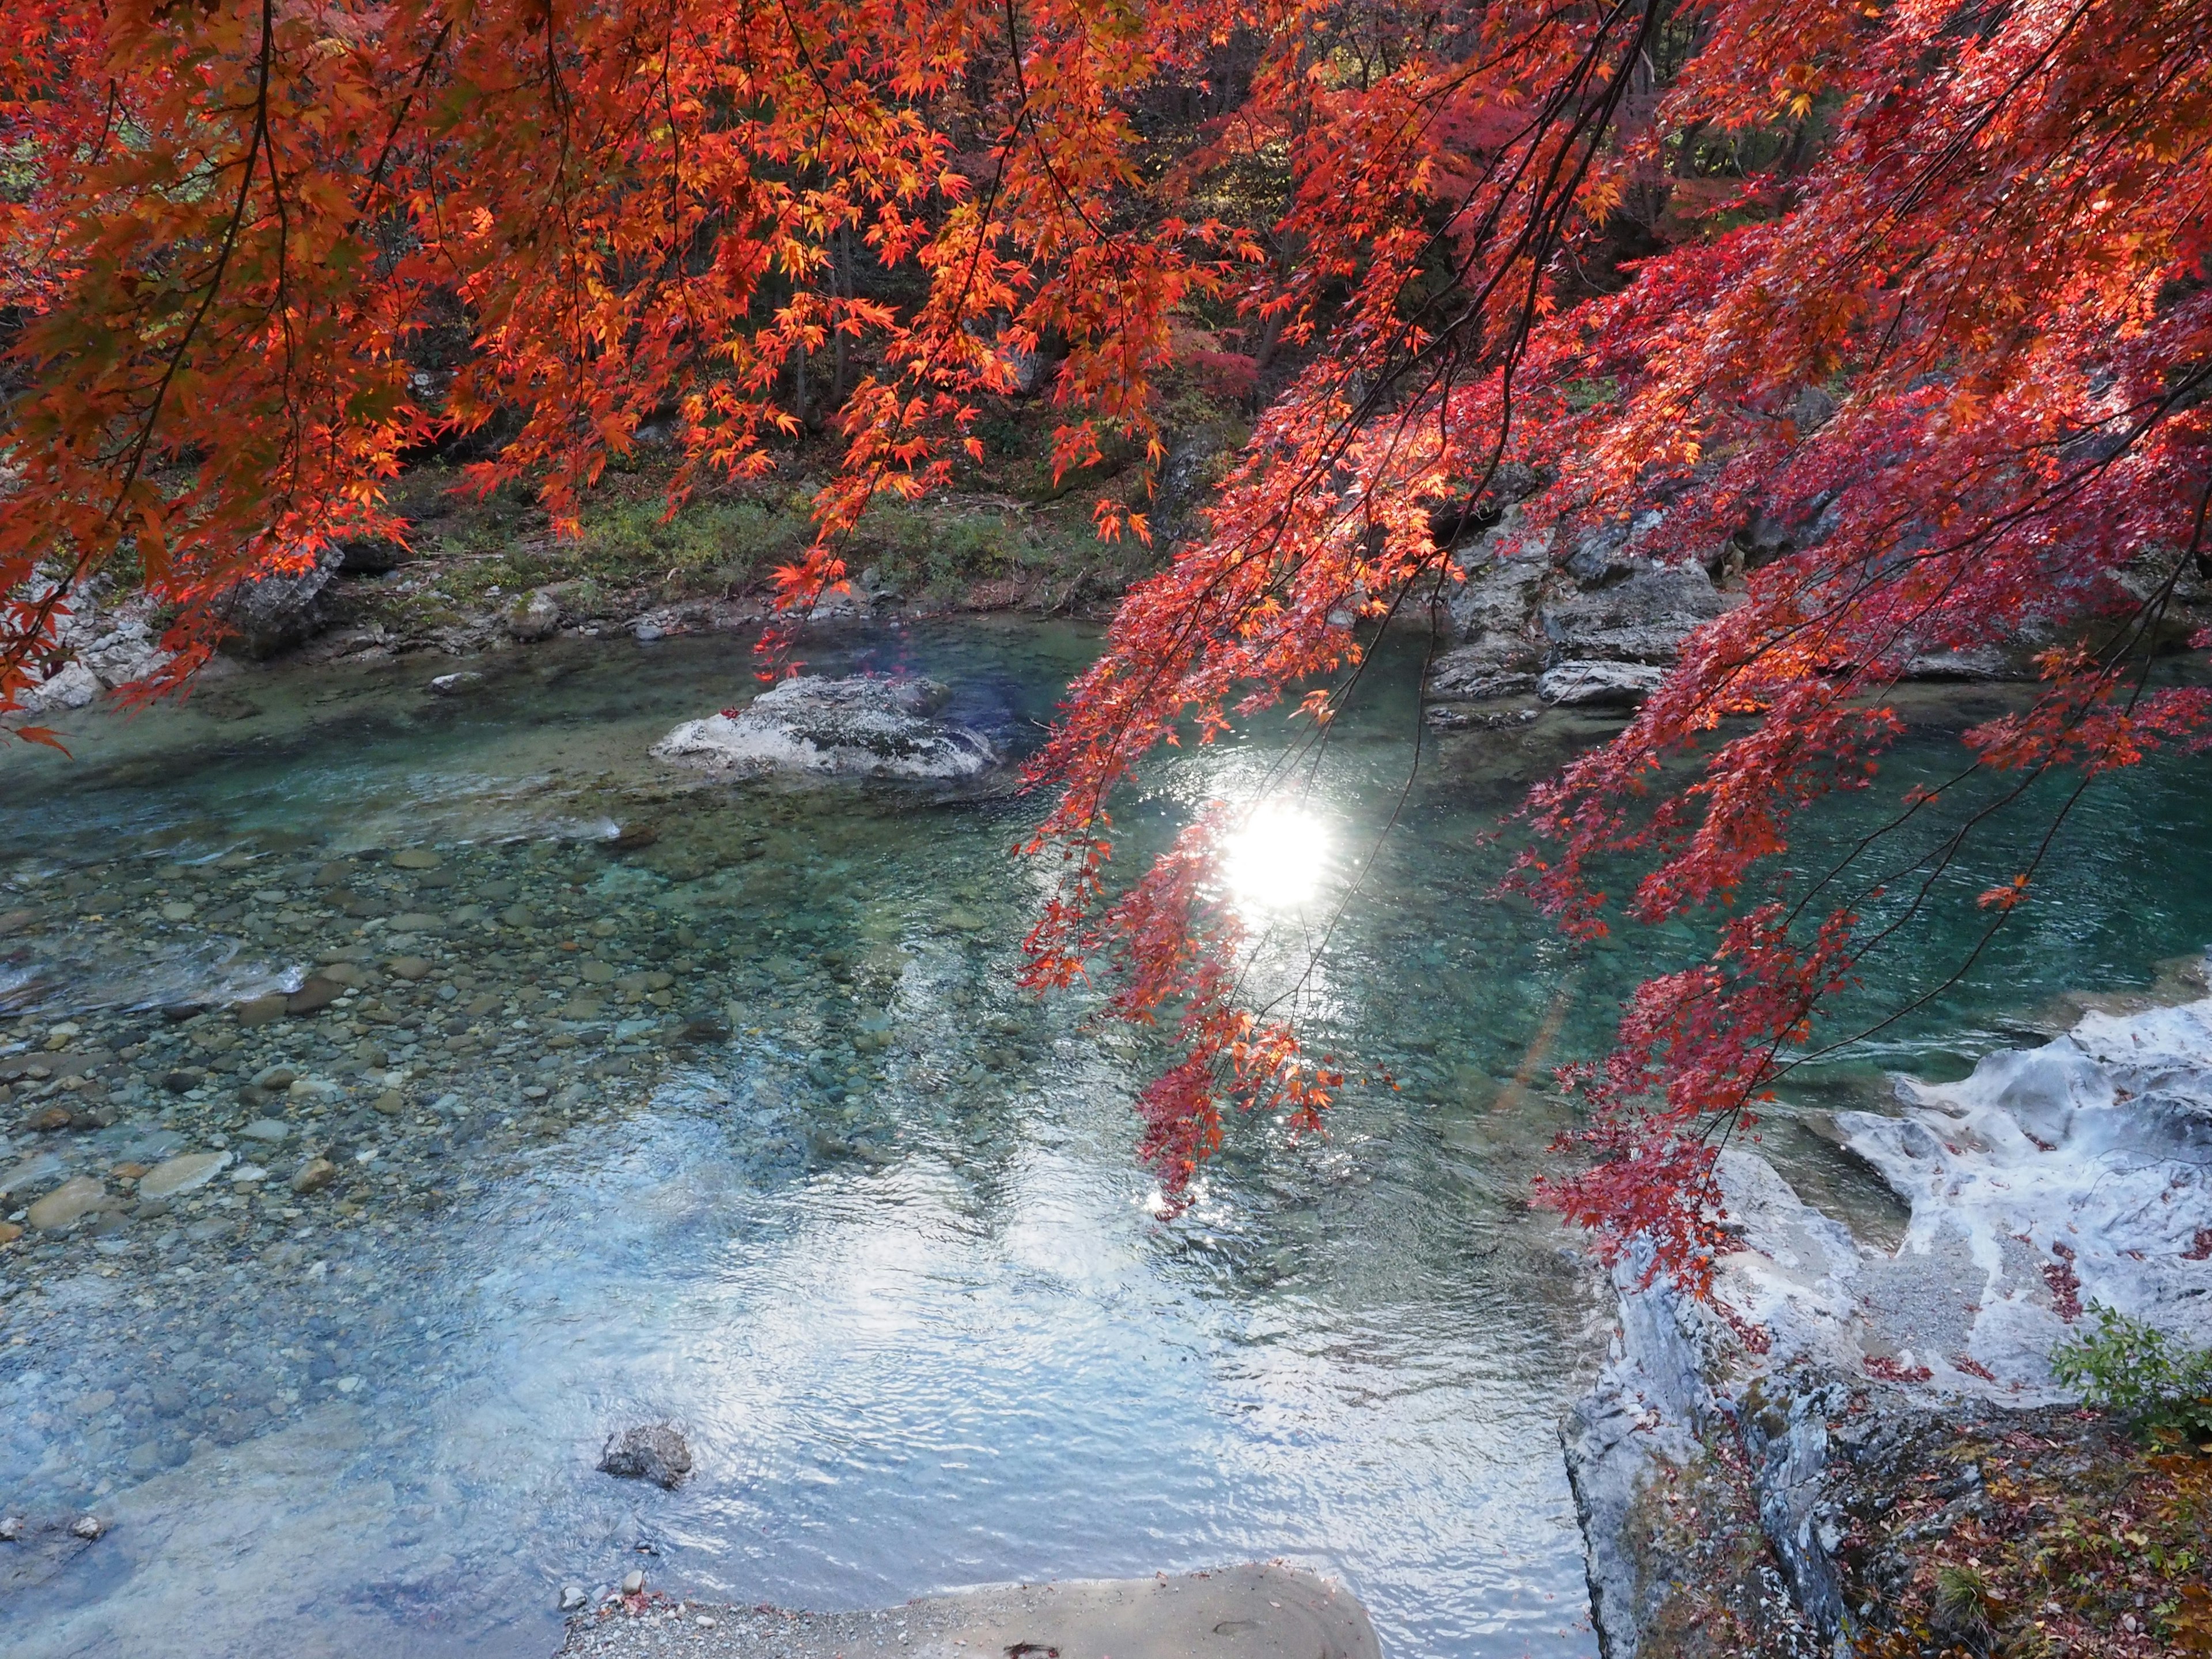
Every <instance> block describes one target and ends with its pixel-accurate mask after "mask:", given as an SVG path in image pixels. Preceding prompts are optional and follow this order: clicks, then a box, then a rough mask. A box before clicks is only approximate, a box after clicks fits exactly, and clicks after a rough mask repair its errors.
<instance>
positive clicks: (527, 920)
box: [499, 904, 535, 927]
mask: <svg viewBox="0 0 2212 1659" xmlns="http://www.w3.org/2000/svg"><path fill="white" fill-rule="evenodd" d="M499 919H500V921H501V924H502V925H504V926H506V927H529V926H530V924H531V922H532V921H533V920H535V918H533V917H532V915H531V914H530V911H529V910H528V908H526V907H525V906H523V905H520V904H510V905H508V906H507V908H506V909H504V910H502V911H501V912H500V913H499Z"/></svg>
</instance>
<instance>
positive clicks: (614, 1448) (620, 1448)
mask: <svg viewBox="0 0 2212 1659" xmlns="http://www.w3.org/2000/svg"><path fill="white" fill-rule="evenodd" d="M599 1472H600V1473H601V1474H611V1475H613V1476H614V1477H615V1478H616V1479H617V1480H650V1481H652V1482H653V1484H654V1485H655V1486H662V1487H665V1488H666V1489H668V1490H669V1491H671V1492H672V1491H674V1490H675V1489H676V1488H677V1487H678V1486H681V1485H682V1484H683V1481H684V1476H685V1475H687V1474H690V1473H691V1448H690V1446H688V1445H686V1444H685V1443H684V1436H683V1435H682V1434H681V1433H680V1432H679V1431H678V1429H677V1427H676V1425H674V1424H672V1423H646V1424H642V1425H639V1426H638V1427H636V1428H634V1429H625V1430H624V1431H623V1432H622V1433H620V1434H611V1435H609V1436H608V1437H607V1443H606V1446H605V1449H604V1450H602V1451H601V1452H600V1453H599Z"/></svg>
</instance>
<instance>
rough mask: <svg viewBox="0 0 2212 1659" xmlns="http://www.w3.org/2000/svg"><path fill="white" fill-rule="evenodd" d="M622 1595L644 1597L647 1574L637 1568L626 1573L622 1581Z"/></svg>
mask: <svg viewBox="0 0 2212 1659" xmlns="http://www.w3.org/2000/svg"><path fill="white" fill-rule="evenodd" d="M622 1593H623V1595H644V1594H645V1574H644V1573H642V1572H641V1571H639V1570H638V1569H637V1568H635V1567H632V1568H631V1569H630V1570H629V1571H628V1572H626V1573H624V1574H623V1581H622Z"/></svg>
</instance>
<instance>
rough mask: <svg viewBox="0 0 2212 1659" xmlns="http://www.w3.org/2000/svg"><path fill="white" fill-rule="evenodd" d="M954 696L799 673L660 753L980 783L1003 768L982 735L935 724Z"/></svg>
mask: <svg viewBox="0 0 2212 1659" xmlns="http://www.w3.org/2000/svg"><path fill="white" fill-rule="evenodd" d="M950 696H951V692H950V691H948V690H946V689H945V687H944V686H942V685H939V684H938V683H937V682H936V681H934V680H925V679H915V678H890V677H888V676H885V675H881V674H855V675H853V676H851V677H850V678H845V679H829V678H825V677H823V676H821V675H815V674H802V675H796V676H794V677H793V678H790V679H787V680H782V681H779V682H778V683H777V684H775V686H773V687H772V688H770V689H769V690H766V691H763V692H762V693H761V695H760V696H757V697H756V698H754V699H753V701H752V702H751V703H750V704H749V705H748V706H746V707H745V708H743V709H738V710H734V711H732V710H725V711H724V712H723V713H721V714H713V715H709V716H708V718H707V719H705V720H687V721H685V722H684V724H683V725H682V726H678V727H677V728H676V729H675V730H674V731H673V732H670V733H669V734H668V735H667V736H666V737H665V738H662V739H661V740H660V741H659V743H657V744H653V755H654V756H655V757H656V758H658V759H660V760H665V761H672V762H673V763H676V764H677V765H678V766H694V767H698V768H700V769H702V770H705V771H710V772H730V773H737V774H740V775H759V774H762V773H768V772H820V773H827V774H829V775H833V776H841V777H878V778H942V779H959V778H972V777H975V776H976V775H979V774H981V773H982V772H985V771H987V770H988V769H990V768H991V767H993V766H994V765H996V764H997V763H998V759H999V756H998V751H997V750H995V749H994V748H993V746H992V744H991V741H990V739H989V738H986V737H985V736H983V734H982V733H981V732H975V731H971V730H969V728H968V727H966V726H956V725H953V724H952V723H951V722H949V721H946V720H938V719H935V718H933V716H934V715H935V714H936V713H937V711H938V710H939V709H941V708H944V706H945V702H946V701H947V699H948V698H949V697H950Z"/></svg>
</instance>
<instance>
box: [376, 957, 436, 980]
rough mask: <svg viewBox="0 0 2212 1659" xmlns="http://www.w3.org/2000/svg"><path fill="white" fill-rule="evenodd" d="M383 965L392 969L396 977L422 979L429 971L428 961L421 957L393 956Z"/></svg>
mask: <svg viewBox="0 0 2212 1659" xmlns="http://www.w3.org/2000/svg"><path fill="white" fill-rule="evenodd" d="M384 965H385V966H386V968H388V969H391V970H392V976H393V977H394V978H396V979H406V980H416V979H424V978H427V977H428V975H429V972H430V963H429V962H428V959H427V958H425V957H392V960H391V961H389V962H387V963H385V964H384Z"/></svg>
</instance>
